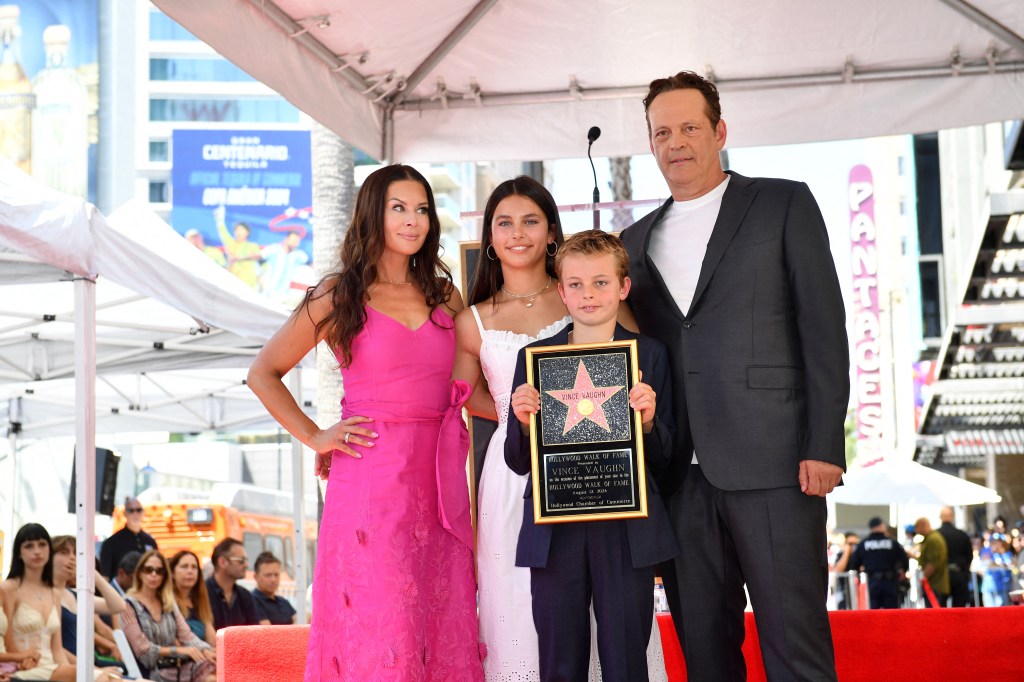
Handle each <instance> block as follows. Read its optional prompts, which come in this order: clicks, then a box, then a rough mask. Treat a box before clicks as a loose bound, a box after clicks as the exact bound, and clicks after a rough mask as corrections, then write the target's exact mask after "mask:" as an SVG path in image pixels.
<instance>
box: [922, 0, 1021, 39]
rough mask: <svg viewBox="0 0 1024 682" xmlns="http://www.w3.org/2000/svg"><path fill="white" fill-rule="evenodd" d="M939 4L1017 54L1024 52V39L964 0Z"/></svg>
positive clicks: (940, 0)
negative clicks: (960, 15)
mask: <svg viewBox="0 0 1024 682" xmlns="http://www.w3.org/2000/svg"><path fill="white" fill-rule="evenodd" d="M939 2H941V3H942V4H943V5H946V6H947V7H949V8H950V9H951V10H953V11H954V12H959V13H960V14H962V15H963V16H965V17H967V19H968V20H970V21H971V22H972V23H975V24H977V25H978V26H980V27H982V28H983V29H985V30H986V31H988V32H989V33H991V34H992V35H994V36H995V37H996V38H999V39H1000V40H1002V41H1003V42H1004V43H1006V44H1007V45H1009V46H1010V47H1013V48H1016V49H1017V50H1018V51H1019V52H1024V37H1021V36H1020V35H1018V34H1017V33H1015V32H1014V31H1012V30H1011V29H1010V28H1008V27H1007V26H1005V25H1004V24H1002V23H1000V22H999V21H998V20H996V19H995V18H993V17H991V16H989V15H988V14H985V13H984V12H982V11H981V10H980V9H978V8H977V7H975V6H974V5H972V4H971V3H969V2H967V1H966V0H939Z"/></svg>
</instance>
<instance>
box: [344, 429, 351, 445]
mask: <svg viewBox="0 0 1024 682" xmlns="http://www.w3.org/2000/svg"><path fill="white" fill-rule="evenodd" d="M351 435H352V432H351V431H346V432H345V443H346V444H347V443H348V437H349V436H351Z"/></svg>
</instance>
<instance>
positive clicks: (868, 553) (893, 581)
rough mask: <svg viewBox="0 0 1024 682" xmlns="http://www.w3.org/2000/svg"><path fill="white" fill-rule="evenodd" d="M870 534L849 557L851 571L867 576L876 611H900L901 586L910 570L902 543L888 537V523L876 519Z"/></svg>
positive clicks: (869, 594) (871, 599)
mask: <svg viewBox="0 0 1024 682" xmlns="http://www.w3.org/2000/svg"><path fill="white" fill-rule="evenodd" d="M868 527H869V528H870V529H871V534H870V535H868V536H867V537H866V538H864V540H862V541H861V543H860V544H859V545H857V548H856V549H855V550H853V556H852V557H850V564H849V566H850V568H853V569H857V570H862V571H864V572H866V573H867V574H868V596H869V598H870V601H871V608H873V609H895V608H899V583H900V580H901V579H902V578H903V575H904V574H905V573H906V571H907V569H909V568H910V562H909V561H908V560H907V553H906V551H904V549H903V547H902V546H901V545H900V543H898V542H896V541H895V540H893V539H892V538H890V537H889V536H888V535H886V526H885V522H884V521H882V519H880V518H879V517H877V516H875V517H874V518H872V519H871V520H870V521H868Z"/></svg>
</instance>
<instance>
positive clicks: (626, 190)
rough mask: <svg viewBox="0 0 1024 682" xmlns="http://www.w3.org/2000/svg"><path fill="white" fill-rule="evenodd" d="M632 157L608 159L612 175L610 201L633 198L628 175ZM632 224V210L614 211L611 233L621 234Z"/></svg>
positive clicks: (621, 209) (631, 184) (631, 183)
mask: <svg viewBox="0 0 1024 682" xmlns="http://www.w3.org/2000/svg"><path fill="white" fill-rule="evenodd" d="M631 158H632V157H629V156H613V157H611V158H609V159H608V165H609V166H610V167H611V174H612V201H630V200H631V199H632V198H633V182H632V180H631V179H630V175H629V162H630V160H631ZM632 224H633V210H632V209H629V208H620V209H616V210H615V213H614V214H613V215H612V231H614V232H621V231H622V230H624V229H626V228H627V227H629V226H630V225H632Z"/></svg>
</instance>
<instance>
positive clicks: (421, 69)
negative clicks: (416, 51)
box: [391, 0, 498, 106]
mask: <svg viewBox="0 0 1024 682" xmlns="http://www.w3.org/2000/svg"><path fill="white" fill-rule="evenodd" d="M496 4H498V0H480V2H478V3H477V4H476V5H474V6H473V9H471V10H470V11H469V13H468V14H467V15H466V16H465V17H464V18H463V19H462V21H460V22H459V23H458V25H457V26H456V27H455V28H453V29H452V31H451V32H450V33H449V34H448V35H446V36H445V37H444V39H443V40H442V41H441V42H440V43H439V44H438V46H437V47H435V48H434V51H433V52H431V53H430V54H429V55H428V56H427V58H426V59H424V60H423V62H422V63H420V65H419V66H417V67H416V69H415V70H414V71H413V72H412V73H411V74H409V76H408V78H405V79H403V80H401V81H399V92H398V94H397V95H395V96H394V97H393V98H392V102H391V103H392V106H394V105H397V104H399V103H401V102H402V100H404V99H405V97H406V95H408V94H409V93H411V92H412V91H413V90H415V89H416V87H417V86H418V85H419V84H420V83H421V82H423V79H424V78H426V77H427V74H429V73H430V71H431V70H432V69H433V68H434V67H435V66H437V65H438V64H439V63H440V62H441V60H442V59H444V58H445V57H446V56H448V53H449V52H451V51H452V50H453V49H454V48H455V46H456V45H458V44H459V42H461V41H462V39H463V38H465V37H466V35H467V34H468V33H469V32H470V31H472V30H473V27H474V26H476V25H477V23H478V22H479V21H480V20H481V19H483V17H484V15H485V14H487V13H488V12H489V11H490V10H491V8H492V7H494V6H495V5H496Z"/></svg>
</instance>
